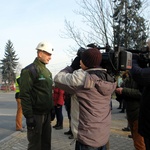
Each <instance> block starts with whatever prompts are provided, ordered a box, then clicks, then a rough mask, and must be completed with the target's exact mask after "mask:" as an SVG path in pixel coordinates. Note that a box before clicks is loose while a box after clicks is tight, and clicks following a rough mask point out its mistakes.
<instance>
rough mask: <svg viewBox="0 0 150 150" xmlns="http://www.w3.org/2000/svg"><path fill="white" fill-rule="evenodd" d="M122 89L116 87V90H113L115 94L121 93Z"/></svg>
mask: <svg viewBox="0 0 150 150" xmlns="http://www.w3.org/2000/svg"><path fill="white" fill-rule="evenodd" d="M122 90H123V88H116V90H115V92H116V93H117V94H120V95H121V94H122Z"/></svg>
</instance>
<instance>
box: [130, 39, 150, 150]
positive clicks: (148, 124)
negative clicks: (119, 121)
mask: <svg viewBox="0 0 150 150" xmlns="http://www.w3.org/2000/svg"><path fill="white" fill-rule="evenodd" d="M147 44H148V48H149V49H150V39H149V40H148V42H147ZM138 61H139V56H138V55H137V54H133V61H132V69H131V74H132V77H133V79H134V80H135V81H136V82H137V83H138V84H139V85H141V87H142V102H141V107H140V113H139V129H138V131H139V133H140V134H141V135H142V136H143V137H144V142H145V145H146V150H150V67H146V68H141V67H140V64H139V62H138Z"/></svg>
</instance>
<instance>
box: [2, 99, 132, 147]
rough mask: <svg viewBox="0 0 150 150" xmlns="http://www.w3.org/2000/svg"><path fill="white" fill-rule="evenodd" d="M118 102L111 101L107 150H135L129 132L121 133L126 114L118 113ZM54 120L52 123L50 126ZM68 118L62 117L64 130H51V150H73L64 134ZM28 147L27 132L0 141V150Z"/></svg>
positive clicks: (73, 145)
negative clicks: (110, 122)
mask: <svg viewBox="0 0 150 150" xmlns="http://www.w3.org/2000/svg"><path fill="white" fill-rule="evenodd" d="M118 105H119V104H118V102H117V101H116V100H112V106H113V109H112V124H111V134H110V139H109V147H110V149H109V150H135V149H134V146H133V140H132V139H131V138H128V135H129V134H130V132H125V131H122V128H124V127H126V126H127V120H126V113H119V111H120V110H119V109H117V108H118ZM54 124H55V120H54V121H53V122H52V126H53V125H54ZM68 127H69V122H68V118H67V117H64V128H63V129H62V130H55V129H53V128H52V150H74V149H75V142H73V140H72V139H68V136H67V135H64V132H66V131H68V129H69V128H68ZM27 145H28V141H27V132H20V131H16V132H14V133H13V134H11V135H10V136H8V137H6V138H5V139H3V140H1V141H0V150H26V149H27Z"/></svg>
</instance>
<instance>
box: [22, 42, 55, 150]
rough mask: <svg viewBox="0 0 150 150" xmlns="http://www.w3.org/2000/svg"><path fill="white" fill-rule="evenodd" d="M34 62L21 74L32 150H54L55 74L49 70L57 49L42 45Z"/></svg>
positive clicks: (43, 43) (24, 108)
mask: <svg viewBox="0 0 150 150" xmlns="http://www.w3.org/2000/svg"><path fill="white" fill-rule="evenodd" d="M36 50H37V57H36V58H35V60H34V62H33V63H32V64H30V65H28V66H27V67H25V68H24V69H22V71H21V78H20V99H21V104H22V110H23V115H24V116H25V118H26V124H27V139H28V141H29V144H28V150H51V124H50V123H51V109H52V107H53V100H52V74H51V72H50V71H49V70H48V69H47V68H46V66H45V65H46V64H48V63H49V60H50V59H51V55H52V53H53V48H52V46H51V44H50V43H47V42H40V43H39V44H38V46H37V47H36Z"/></svg>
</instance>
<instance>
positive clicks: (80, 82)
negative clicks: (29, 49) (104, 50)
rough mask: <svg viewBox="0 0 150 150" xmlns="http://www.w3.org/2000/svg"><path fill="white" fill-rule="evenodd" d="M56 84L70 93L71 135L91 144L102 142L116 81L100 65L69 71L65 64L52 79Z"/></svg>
mask: <svg viewBox="0 0 150 150" xmlns="http://www.w3.org/2000/svg"><path fill="white" fill-rule="evenodd" d="M54 82H55V84H56V86H58V87H59V88H61V89H63V90H65V91H66V92H68V93H70V94H72V98H71V128H72V132H73V135H74V138H75V139H76V140H78V141H79V142H81V143H83V144H85V145H89V146H92V147H100V146H103V145H105V144H106V143H107V142H108V140H109V135H110V125H111V109H110V100H111V95H112V93H113V92H114V90H115V88H116V82H115V81H114V79H113V78H112V77H110V76H109V75H108V74H107V73H106V72H105V71H104V69H102V68H93V69H88V70H86V71H83V70H82V69H79V70H75V71H74V72H73V70H72V68H71V67H66V68H65V69H63V70H62V71H60V72H59V73H58V74H57V75H56V76H55V78H54Z"/></svg>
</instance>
